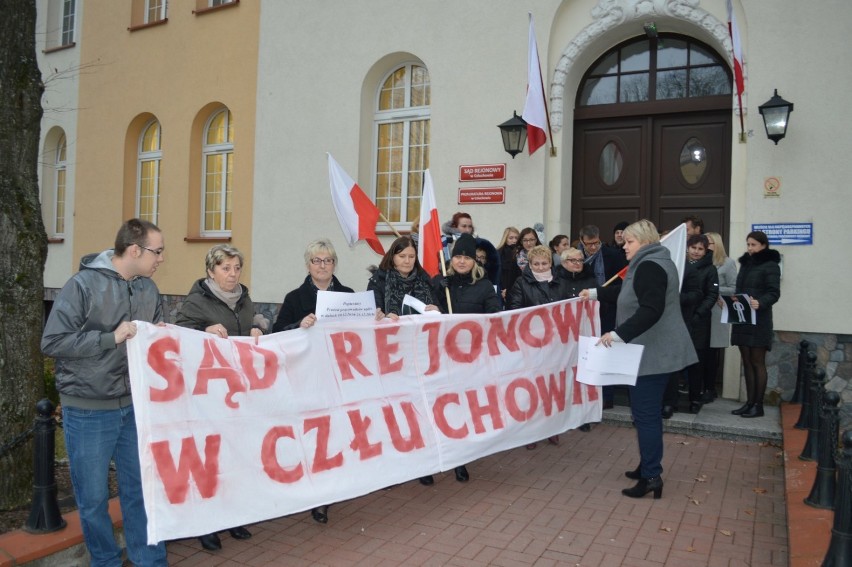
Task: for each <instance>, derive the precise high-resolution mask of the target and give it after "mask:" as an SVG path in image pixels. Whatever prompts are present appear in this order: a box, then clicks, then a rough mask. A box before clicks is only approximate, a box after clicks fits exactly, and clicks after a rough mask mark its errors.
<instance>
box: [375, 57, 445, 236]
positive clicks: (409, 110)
mask: <svg viewBox="0 0 852 567" xmlns="http://www.w3.org/2000/svg"><path fill="white" fill-rule="evenodd" d="M401 67H405V69H406V72H405V76H406V80H405V94H404V95H403V96H404V100H405V104H406V105H408V104H409V102H410V101H411V77H412V72H411V68H412V67H423V68H424V69H426V71H427V72H428V71H429V68H428V67H426V65H424V64H423V63H421V62H419V61H408V62H406V63H402V64H399V65H394V67H393V69H391V70H390V71H389V72H388V73H386V74H385V75H384V76H383V77H382V78H381V80H380V81H379V83H378V85H377V87H376V95H375V98H374V103H373V109H374V112H375V114H374V116H373V164H372V177H373V179H372V185H373V202H374V203H376V205H378V201H377V199H378V173H379V172H378V166H379V126H380V125H383V124H392V123H395V122H402V123H403V151H402V169H401V171H402V188H401V194H400V202H401V204H400V216H401V217H402V219H400V220H396V221H393V220H392V221H391V224H392V225H393V226H394V228H397V229H403V230H408V229H409V228H410V227H411V223H412V222H413V221H414V220H415V219H413V218H407V214H408V192H409V187H408V176H409V173H410V171H409V154H410V153H411V146H410V137H411V136H410V135H411V123H412V122H417V121H421V120H429V121H430V122H431V120H432V107H431V96H430V105H429V106H413V107H412V106H405V107H403V108H395V109H393V110H379V102H380V98H381V96H382V86H383V85H384V84H385V81H387V80H388V78H389V77H390V76H391V75H393V74H394V73H395V72H396V71H398V70H399V69H400V68H401ZM431 86H432V79H431V73H430V75H429V88H430V91H431ZM431 146H432V137H431V134H430V136H429V149H430V151H431Z"/></svg>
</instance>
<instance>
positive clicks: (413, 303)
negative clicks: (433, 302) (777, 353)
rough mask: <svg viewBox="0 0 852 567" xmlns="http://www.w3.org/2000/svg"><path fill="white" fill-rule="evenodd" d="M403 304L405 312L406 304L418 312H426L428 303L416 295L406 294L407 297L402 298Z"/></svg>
mask: <svg viewBox="0 0 852 567" xmlns="http://www.w3.org/2000/svg"><path fill="white" fill-rule="evenodd" d="M402 305H403V313H404V312H405V309H404V307H405V306H408V307H409V308H411V309H412V310H414V311H417V312H418V313H426V304H425V303H423V302H422V301H420V300H419V299H417V298H416V297H414V296H411V295H408V294H405V297H403V298H402Z"/></svg>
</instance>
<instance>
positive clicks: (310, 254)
mask: <svg viewBox="0 0 852 567" xmlns="http://www.w3.org/2000/svg"><path fill="white" fill-rule="evenodd" d="M336 265H337V252H335V250H334V246H333V245H332V244H331V242H330V241H329V240H326V239H324V238H321V239H319V240H314V241H313V242H311V243H310V244H308V247H307V248H306V249H305V266H306V267H307V268H308V276H307V277H306V278H305V281H304V283H302V285H300V286H299V287H297V288H296V289H294V290H293V291H291V292H290V293H288V294H287V295H286V296H284V303H282V304H281V309H280V310H279V311H278V317H277V318H276V319H275V324H274V325H273V326H272V331H273V332H275V333H277V332H279V331H290V330H293V329H299V328H301V329H308V328H310V327H313V326H314V324H316V322H317V316H316V314H315V313H314V312H315V311H316V309H317V293H318V292H319V291H339V292H343V293H354V290H353V289H352V288H351V287H346V286H345V285H343V284H341V283H340V281H338V279H337V278H336V277H335V276H334V267H335V266H336ZM311 517H312V518H313V519H314V521H316V522H319V523H320V524H326V523H328V504H326V505H323V506H317V507H316V508H314V509H313V510H311Z"/></svg>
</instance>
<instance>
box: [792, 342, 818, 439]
mask: <svg viewBox="0 0 852 567" xmlns="http://www.w3.org/2000/svg"><path fill="white" fill-rule="evenodd" d="M816 359H817V357H816V354H815V353H813V352H808V353H807V354H805V367H804V369H803V371H802V411H800V412H799V421H797V422H796V425H794V426H793V427H795V428H796V429H807V428H808V412H810V411H811V404H810V397H811V395H810V392H811V377H812V376H813V372H814V370H815V369H816Z"/></svg>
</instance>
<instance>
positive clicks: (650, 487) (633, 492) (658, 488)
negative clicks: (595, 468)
mask: <svg viewBox="0 0 852 567" xmlns="http://www.w3.org/2000/svg"><path fill="white" fill-rule="evenodd" d="M649 492H653V493H654V500H658V499H659V498H660V497H661V496H662V495H663V479H662V478H661V477H658V476H655V477H654V478H640V479H639V482H637V483H636V486H634V487H633V488H625V489H624V490H622V491H621V493H622V494H623V495H625V496H629V497H630V498H642V497H643V496H645V495H646V494H648V493H649Z"/></svg>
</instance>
